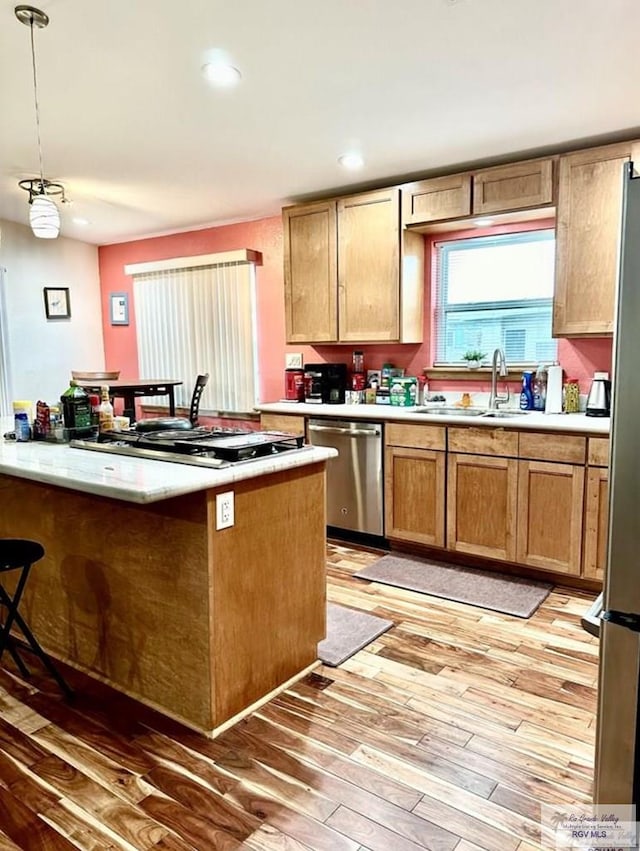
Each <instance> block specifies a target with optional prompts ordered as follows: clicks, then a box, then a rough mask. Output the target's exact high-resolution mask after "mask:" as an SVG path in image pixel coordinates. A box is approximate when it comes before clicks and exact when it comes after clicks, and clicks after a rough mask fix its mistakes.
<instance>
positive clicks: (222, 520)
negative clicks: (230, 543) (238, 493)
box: [216, 491, 235, 529]
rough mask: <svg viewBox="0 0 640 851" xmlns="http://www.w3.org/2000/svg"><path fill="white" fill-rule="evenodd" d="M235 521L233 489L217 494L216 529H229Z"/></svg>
mask: <svg viewBox="0 0 640 851" xmlns="http://www.w3.org/2000/svg"><path fill="white" fill-rule="evenodd" d="M234 522H235V516H234V505H233V491H225V493H218V494H216V529H228V528H229V527H230V526H233V524H234Z"/></svg>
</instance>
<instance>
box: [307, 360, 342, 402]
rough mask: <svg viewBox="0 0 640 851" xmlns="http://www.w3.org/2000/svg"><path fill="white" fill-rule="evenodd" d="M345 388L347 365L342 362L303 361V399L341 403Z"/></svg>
mask: <svg viewBox="0 0 640 851" xmlns="http://www.w3.org/2000/svg"><path fill="white" fill-rule="evenodd" d="M346 389H347V365H346V364H344V363H305V365H304V401H305V402H311V403H316V404H322V403H324V404H334V405H343V404H344V400H345V391H346Z"/></svg>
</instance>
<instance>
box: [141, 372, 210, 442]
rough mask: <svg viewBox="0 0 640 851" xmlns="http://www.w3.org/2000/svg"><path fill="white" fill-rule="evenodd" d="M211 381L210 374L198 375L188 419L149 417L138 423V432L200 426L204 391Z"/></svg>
mask: <svg viewBox="0 0 640 851" xmlns="http://www.w3.org/2000/svg"><path fill="white" fill-rule="evenodd" d="M208 381H209V373H208V372H206V373H204V375H198V376H197V378H196V383H195V385H194V388H193V393H192V394H191V403H190V405H189V416H188V417H147V418H146V419H144V418H143V419H141V420H138V421H137V422H136V425H135V427H136V431H164V430H165V429H192V428H195V426H197V425H198V414H199V411H200V399H201V397H202V391H203V390H204V388H205V387H206V386H207V382H208Z"/></svg>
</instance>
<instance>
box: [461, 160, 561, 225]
mask: <svg viewBox="0 0 640 851" xmlns="http://www.w3.org/2000/svg"><path fill="white" fill-rule="evenodd" d="M552 203H553V160H551V159H548V160H531V161H528V162H523V163H514V164H513V165H503V166H498V167H497V168H486V169H483V170H482V171H478V172H476V174H474V176H473V214H474V215H478V214H486V213H500V212H507V211H509V210H523V209H525V208H527V207H544V206H545V205H546V204H552Z"/></svg>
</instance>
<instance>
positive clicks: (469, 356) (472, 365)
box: [462, 349, 487, 369]
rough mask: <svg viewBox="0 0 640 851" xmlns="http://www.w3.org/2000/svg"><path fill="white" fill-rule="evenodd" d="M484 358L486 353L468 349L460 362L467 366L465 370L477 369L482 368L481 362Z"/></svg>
mask: <svg viewBox="0 0 640 851" xmlns="http://www.w3.org/2000/svg"><path fill="white" fill-rule="evenodd" d="M486 356H487V353H486V352H481V351H479V350H478V349H469V351H468V352H465V353H464V354H463V355H462V360H463V361H464V362H465V363H466V364H467V369H478V368H479V367H481V366H482V361H483V360H484V359H485V358H486Z"/></svg>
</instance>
